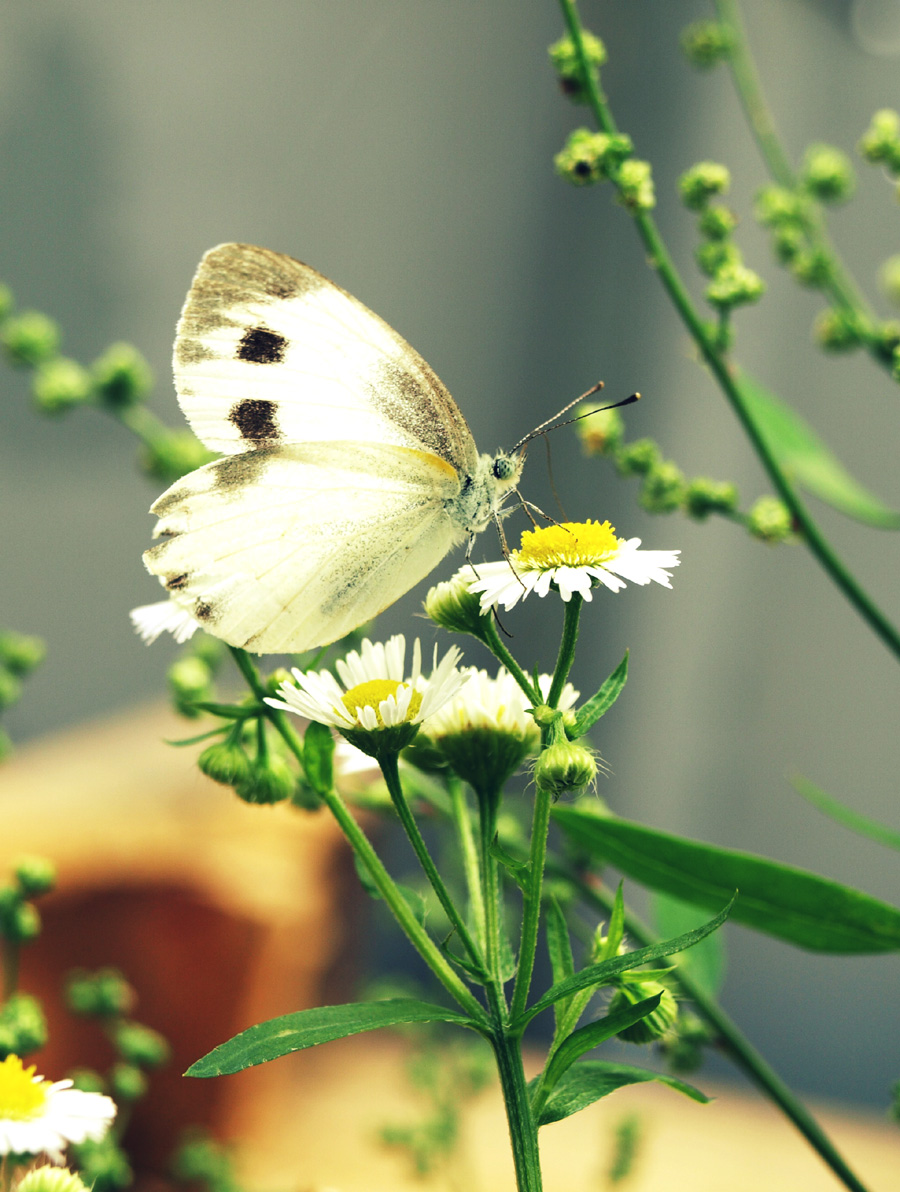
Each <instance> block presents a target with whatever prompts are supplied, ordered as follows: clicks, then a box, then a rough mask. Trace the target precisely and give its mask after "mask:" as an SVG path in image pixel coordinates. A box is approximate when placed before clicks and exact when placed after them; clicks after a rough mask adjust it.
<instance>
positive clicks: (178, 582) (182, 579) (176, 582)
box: [165, 571, 188, 592]
mask: <svg viewBox="0 0 900 1192" xmlns="http://www.w3.org/2000/svg"><path fill="white" fill-rule="evenodd" d="M187 582H188V574H187V572H186V571H185V572H184V573H183V574H182V575H173V576H170V577H169V578H168V579H167V580H166V581H165V583H166V587H167V588H168V590H169V591H170V592H176V591H177V590H178V589H179V588H183V587H184V585H185V584H186V583H187Z"/></svg>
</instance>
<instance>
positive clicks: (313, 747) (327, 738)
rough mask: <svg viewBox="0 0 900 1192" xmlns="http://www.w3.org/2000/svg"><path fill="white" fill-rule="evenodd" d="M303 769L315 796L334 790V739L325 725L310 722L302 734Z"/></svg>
mask: <svg viewBox="0 0 900 1192" xmlns="http://www.w3.org/2000/svg"><path fill="white" fill-rule="evenodd" d="M303 769H304V771H305V772H306V781H307V782H308V783H309V785H310V786H311V787H312V788H313V790H314V791H315V792H316V794H317V795H327V794H330V793H331V791H332V790H333V789H334V737H333V736H332V733H331V729H330V728H329V727H328V726H327V725H325V724H317V723H316V722H315V721H311V722H310V723H309V724H308V725H307V727H306V732H305V733H304V734H303Z"/></svg>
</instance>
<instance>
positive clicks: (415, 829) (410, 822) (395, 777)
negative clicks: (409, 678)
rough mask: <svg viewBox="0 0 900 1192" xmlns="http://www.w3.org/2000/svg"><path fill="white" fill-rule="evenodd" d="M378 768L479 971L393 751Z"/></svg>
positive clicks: (472, 945) (472, 946)
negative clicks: (408, 794)
mask: <svg viewBox="0 0 900 1192" xmlns="http://www.w3.org/2000/svg"><path fill="white" fill-rule="evenodd" d="M377 761H378V764H379V765H380V766H381V772H382V774H383V775H384V780H385V782H386V783H387V788H388V791H389V793H390V796H391V801H392V802H393V804H394V808H395V810H396V812H397V815H398V816H399V817H400V823H401V824H402V825H403V830H404V831H405V832H406V835H407V836H408V837H409V842H410V844H411V845H412V847H413V851H414V852H415V854H416V856H417V857H418V859H419V864H420V865H421V866H422V869H423V870H424V872H425V876H426V877H427V878H428V881H429V882H430V883H431V888H432V890H434V892H435V894H436V895H437V898H438V902H440V904H441V906H442V907H443V908H444V914H445V915H446V916H447V918H448V919H449V920H450V925H451V927H452V928H453V930H454V931H455V932H456V934H457V935H458V936H459V939H460V942H461V943H462V945H463V947H464V948H465V950H466V951H467V952H468V954H469V959H470V960H471V962H472V963H473V964H474V965H475V966H476V967H477V968H479V969H482V968H483V965H484V960H483V957H482V955H481V953H480V951H479V950H478V946H477V945H476V943H475V941H474V940H473V939H472V936H471V935H470V933H469V929H468V927H466V925H465V923H464V922H463V918H462V916H461V915H460V913H459V911H458V910H457V908H456V904H455V903H454V901H453V899H452V898H451V897H450V892H449V891H448V889H447V887H446V886H445V885H444V882H443V879H442V878H441V875H440V874H439V873H438V871H437V866H436V865H435V863H434V861H433V860H432V859H431V854H430V853H429V851H428V846H427V845H426V843H425V841H424V840H423V838H422V833H421V832H420V831H419V825H418V824H417V823H416V820H415V816H414V815H413V813H412V812H411V811H410V809H409V804H408V803H407V801H406V796H405V795H404V793H403V787H402V785H401V783H400V773H399V770H398V768H397V754H396V752H388V753H385V754H384V756H382V757H379V758H378V759H377Z"/></svg>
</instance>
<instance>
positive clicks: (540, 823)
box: [510, 787, 553, 1021]
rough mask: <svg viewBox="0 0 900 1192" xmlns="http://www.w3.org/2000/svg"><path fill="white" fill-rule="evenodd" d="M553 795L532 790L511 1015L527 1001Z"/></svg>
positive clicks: (538, 788) (519, 1013)
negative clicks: (527, 859)
mask: <svg viewBox="0 0 900 1192" xmlns="http://www.w3.org/2000/svg"><path fill="white" fill-rule="evenodd" d="M552 802H553V796H552V795H551V794H550V792H549V791H545V790H541V788H540V787H537V788H536V789H535V792H534V819H533V821H532V825H531V853H530V856H529V866H528V870H529V876H528V888H527V889H526V891H525V904H524V907H523V909H522V938H521V942H520V944H519V967H518V971H517V972H516V983H515V985H514V987H513V996H512V1005H511V1006H510V1017H511V1019H512V1020H513V1021H515V1020H516V1019H517V1018H519V1017H520V1016H521V1014H522V1013H523V1011H524V1009H525V1005H526V1003H527V1001H528V991H529V989H530V988H531V975H532V973H533V971H534V957H535V953H536V952H537V939H538V928H539V927H540V922H541V892H542V890H543V885H544V864H545V862H546V859H547V831H548V829H549V827H550V805H551V803H552Z"/></svg>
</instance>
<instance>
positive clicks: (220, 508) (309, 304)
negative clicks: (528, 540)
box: [144, 244, 524, 653]
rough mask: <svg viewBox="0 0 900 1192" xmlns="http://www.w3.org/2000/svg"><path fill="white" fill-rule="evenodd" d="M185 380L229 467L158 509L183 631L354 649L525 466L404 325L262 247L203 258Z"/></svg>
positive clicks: (260, 643)
mask: <svg viewBox="0 0 900 1192" xmlns="http://www.w3.org/2000/svg"><path fill="white" fill-rule="evenodd" d="M174 368H175V386H176V389H177V391H178V400H179V403H180V405H181V408H182V410H183V411H184V413H185V416H186V417H187V420H188V422H189V423H190V424H191V427H192V429H193V430H194V432H195V434H196V435H197V436H198V438H199V439H200V440H201V441H202V442H203V443H204V444H205V445H206V446H207V447H209V448H211V449H212V450H214V451H219V452H222V453H223V458H221V459H217V460H215V461H214V462H213V463H209V464H206V465H205V466H204V467H202V468H198V469H197V471H195V472H191V473H190V475H188V476H185V477H184V478H183V479H181V480H179V481H177V482H176V483H175V484H173V485H172V487H171V488H170V489H169V490H168V491H167V492H165V493H163V495H162V496H161V497H160V498H159V500H158V501H157V502H156V503H155V504H154V505H153V507H152V509H151V513H155V514H157V515H158V517H159V521H158V523H157V525H156V529H155V531H154V537H156V538H161V539H162V540H163V541H162V542H160V543H159V544H158V545H156V546H154V547H152V548H151V549H150V550H148V551H147V552H146V553H145V555H144V562H145V563H146V565H147V568H148V570H149V571H151V572H152V573H153V574H154V575H157V576H159V579H160V581H161V582H162V583H163V585H164V586H165V587H166V589H167V590H168V592H169V594H170V600H171V601H173V602H174V604H175V605H176V606H177V609H178V614H179V615H180V617H181V620H182V622H184V621H185V620H187V622H188V623H191V622H192V621H196V622H199V623H200V624H201V625H202V626H203V627H204V628H205V629H207V630H208V631H209V632H210V633H212V634H214V635H215V636H216V637H220V638H223V639H224V640H225V641H226V642H228V643H230V644H231V645H234V646H242V647H244V648H246V649H249V650H254V651H256V652H258V653H275V652H279V651H299V650H305V649H308V648H310V647H313V646H319V645H325V644H327V643H328V642H332V641H335V640H336V639H337V638H339V637H342V636H343V635H344V634H346V633H348V632H349V631H350V630H352V629H355V628H356V627H357V626H359V625H361V624H362V623H363V622H365V621H368V620H369V619H370V618H371V617H374V616H375V615H376V614H377V613H379V612H381V611H382V609H384V608H386V607H387V606H388V605H390V604H392V603H393V602H394V601H395V600H397V599H398V598H399V597H400V596H402V595H403V593H404V592H406V591H408V590H409V589H410V588H411V587H412V586H413V585H414V584H416V583H418V581H419V580H420V579H422V578H423V577H424V576H426V575H427V574H428V573H429V572H430V571H431V570H432V569H433V568H434V567H435V566H436V565H437V564H438V563H439V562H440V561H441V559H442V558H443V557H444V556H445V555H446V554H447V552H448V551H449V550H450V549H451V547H453V546H456V545H458V544H459V543H460V542H462V541H464V540H465V539H466V538H467V537H468V538H470V539H471V537H472V535H474V534H477V533H479V532H480V531H481V530H483V529H485V527H486V526H487V525H488V524H489V523H490V522H491V521H495V520H496V519H497V518H498V516H499V512H500V508H501V506H502V505H503V502H504V499H505V498H506V497H507V496H508V494H509V493H510V492H511V491H512V490H513V489H514V488H515V486H516V484H517V482H518V479H519V476H520V474H521V471H522V465H523V462H524V455H523V454H515V453H513V454H504V453H502V452H500V453H498V454H497V455H495V456H490V455H479V454H478V452H477V450H476V448H475V443H474V440H473V439H472V435H471V432H470V431H469V428H468V426H467V425H466V421H465V419H464V418H463V416H462V414H461V413H460V412H459V410H458V408H457V406H456V403H455V402H454V401H453V399H452V398H451V396H450V394H449V393H448V392H447V390H446V389H445V388H444V386H443V385H442V384H441V382H440V381H439V380H438V378H437V377H436V376H435V374H434V373H433V372H432V370H431V369H430V368H429V366H428V365H427V364H426V363H425V361H424V360H423V359H422V358H421V356H419V355H418V353H417V352H415V351H414V350H413V349H412V348H411V347H410V346H409V344H408V343H406V341H405V340H403V339H402V338H401V337H400V336H399V335H398V334H397V333H396V331H393V330H392V329H391V328H390V327H388V325H387V324H386V323H384V322H383V321H382V320H381V319H379V318H378V316H377V315H374V314H373V313H372V312H371V311H370V310H368V309H367V308H366V307H365V306H363V305H362V303H361V302H358V301H357V300H356V299H355V298H353V297H351V296H350V295H349V294H347V293H345V292H344V291H343V290H341V289H339V287H338V286H336V285H334V284H333V283H332V282H330V281H328V280H327V278H324V277H323V276H322V275H321V274H320V273H317V272H316V270H315V269H311V268H310V267H309V266H308V265H303V264H301V263H300V262H299V261H295V260H293V259H292V258H291V257H286V256H282V255H281V254H280V253H275V252H271V251H269V250H268V249H265V248H255V247H254V246H252V245H248V244H222V245H220V246H219V247H218V248H214V249H211V250H210V251H209V252H208V253H207V254H206V256H205V257H204V258H203V260H202V261H201V262H200V267H199V269H198V270H197V275H196V277H195V278H194V282H193V285H192V286H191V289H190V293H189V294H188V296H187V301H186V303H185V306H184V310H183V311H182V315H181V320H180V321H179V324H178V331H177V335H176V339H175V356H174ZM153 607H155V606H153ZM173 611H174V610H173ZM177 619H178V616H176V620H177Z"/></svg>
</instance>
